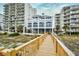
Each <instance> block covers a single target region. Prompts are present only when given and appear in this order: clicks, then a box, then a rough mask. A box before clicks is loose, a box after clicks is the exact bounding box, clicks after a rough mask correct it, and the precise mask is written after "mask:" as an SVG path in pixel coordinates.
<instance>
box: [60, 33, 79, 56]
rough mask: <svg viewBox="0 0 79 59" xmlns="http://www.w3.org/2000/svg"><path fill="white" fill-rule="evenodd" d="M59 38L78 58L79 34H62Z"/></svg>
mask: <svg viewBox="0 0 79 59" xmlns="http://www.w3.org/2000/svg"><path fill="white" fill-rule="evenodd" d="M59 37H60V38H61V40H62V41H63V42H64V44H65V45H66V46H67V47H68V48H69V49H70V50H71V51H72V52H73V53H74V54H75V55H77V56H79V34H72V35H68V34H63V35H60V36H59Z"/></svg>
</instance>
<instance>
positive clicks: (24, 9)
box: [4, 3, 36, 32]
mask: <svg viewBox="0 0 79 59" xmlns="http://www.w3.org/2000/svg"><path fill="white" fill-rule="evenodd" d="M35 14H36V11H35V10H34V8H32V6H31V5H30V4H28V3H26V4H25V3H9V4H5V5H4V19H5V21H4V22H5V26H4V28H5V31H9V32H16V31H17V27H18V26H20V25H22V26H25V23H26V22H27V20H28V19H30V18H31V17H32V16H33V15H35Z"/></svg>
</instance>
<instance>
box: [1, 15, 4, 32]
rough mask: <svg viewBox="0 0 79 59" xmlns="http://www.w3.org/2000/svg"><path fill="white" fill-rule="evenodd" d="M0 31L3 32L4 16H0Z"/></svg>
mask: <svg viewBox="0 0 79 59" xmlns="http://www.w3.org/2000/svg"><path fill="white" fill-rule="evenodd" d="M0 31H4V15H3V14H0Z"/></svg>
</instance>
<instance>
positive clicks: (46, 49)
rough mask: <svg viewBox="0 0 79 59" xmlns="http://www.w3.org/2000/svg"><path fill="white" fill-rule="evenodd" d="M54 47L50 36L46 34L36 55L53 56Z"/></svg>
mask: <svg viewBox="0 0 79 59" xmlns="http://www.w3.org/2000/svg"><path fill="white" fill-rule="evenodd" d="M54 55H55V53H54V48H53V41H52V39H51V36H50V35H48V36H47V37H46V39H45V40H44V42H43V43H42V45H41V46H40V48H39V50H38V52H37V53H36V56H54Z"/></svg>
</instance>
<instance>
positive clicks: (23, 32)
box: [23, 26, 25, 34]
mask: <svg viewBox="0 0 79 59" xmlns="http://www.w3.org/2000/svg"><path fill="white" fill-rule="evenodd" d="M23 34H25V26H23Z"/></svg>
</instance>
